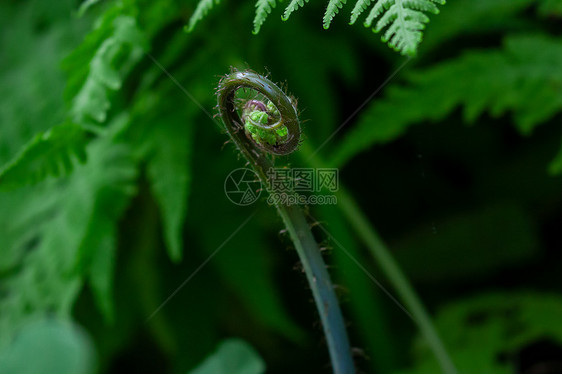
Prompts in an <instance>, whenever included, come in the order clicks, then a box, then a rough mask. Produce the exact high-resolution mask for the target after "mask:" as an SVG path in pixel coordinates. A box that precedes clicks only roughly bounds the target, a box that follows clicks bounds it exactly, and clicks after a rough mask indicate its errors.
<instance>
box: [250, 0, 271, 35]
mask: <svg viewBox="0 0 562 374" xmlns="http://www.w3.org/2000/svg"><path fill="white" fill-rule="evenodd" d="M275 1H276V0H258V1H257V2H256V17H255V18H254V30H253V31H252V32H253V33H254V35H255V34H257V33H258V32H260V28H261V25H263V23H264V22H265V19H266V18H267V16H268V15H269V13H271V8H275V4H276V2H275Z"/></svg>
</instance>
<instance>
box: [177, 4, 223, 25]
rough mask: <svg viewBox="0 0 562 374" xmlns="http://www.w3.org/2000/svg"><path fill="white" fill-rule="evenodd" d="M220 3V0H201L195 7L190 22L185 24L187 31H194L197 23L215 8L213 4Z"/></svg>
mask: <svg viewBox="0 0 562 374" xmlns="http://www.w3.org/2000/svg"><path fill="white" fill-rule="evenodd" d="M219 3H220V0H201V1H199V3H198V4H197V7H196V8H195V11H194V12H193V15H192V16H191V18H190V19H189V23H188V24H187V26H185V31H187V32H191V31H193V29H194V28H195V26H196V25H197V23H199V21H201V20H202V19H203V17H205V16H206V15H207V13H209V11H210V10H211V9H213V6H215V4H216V5H218V4H219Z"/></svg>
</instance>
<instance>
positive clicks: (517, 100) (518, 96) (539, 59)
mask: <svg viewBox="0 0 562 374" xmlns="http://www.w3.org/2000/svg"><path fill="white" fill-rule="evenodd" d="M556 66H562V41H561V40H560V39H556V38H551V37H547V36H540V35H536V36H516V37H515V36H514V37H510V38H507V39H506V41H505V43H504V47H503V48H502V49H501V50H494V51H483V52H472V53H467V54H465V55H464V56H462V57H460V58H457V59H454V60H451V61H448V62H445V63H442V64H439V65H436V66H435V67H433V68H431V69H426V70H422V71H418V72H415V73H412V74H410V77H409V82H410V84H409V85H408V86H406V87H404V86H398V85H396V86H391V87H390V88H389V89H388V94H387V97H386V99H384V100H381V101H379V102H377V103H375V104H373V105H372V106H371V107H370V108H369V109H368V110H367V111H366V112H365V113H364V114H363V116H362V117H361V118H360V120H359V123H358V125H357V126H356V127H355V128H354V129H353V130H352V131H351V132H350V133H349V135H348V136H347V137H346V138H345V139H344V140H343V143H342V144H341V146H340V147H339V148H338V151H337V153H336V154H335V155H334V157H333V158H332V162H333V163H334V164H337V165H342V164H343V163H345V162H346V161H348V160H349V159H350V158H351V157H353V156H354V155H355V154H357V153H358V152H361V151H363V150H365V149H367V148H369V147H370V146H371V145H373V144H377V143H383V142H388V141H391V140H393V139H395V138H397V137H398V136H399V135H401V134H402V133H403V132H404V131H405V130H406V129H407V128H408V126H411V125H413V124H416V123H419V122H422V121H426V120H439V119H442V118H443V117H445V116H446V115H448V114H449V113H451V112H452V111H453V110H454V109H455V108H457V107H458V106H460V105H461V106H463V107H464V117H465V120H466V121H467V122H471V121H474V120H475V119H476V118H477V117H478V116H479V115H480V114H481V113H482V112H483V111H485V110H489V111H490V112H491V114H492V115H494V116H499V115H501V114H503V113H505V112H507V111H512V112H513V117H514V120H515V125H516V126H517V128H518V129H519V131H520V132H521V133H522V134H530V133H531V131H532V130H533V128H534V127H535V126H536V125H538V124H540V123H542V122H544V121H546V120H548V119H550V118H551V117H552V116H553V115H554V114H556V113H558V112H559V111H560V110H561V108H562V91H561V90H560V87H561V86H562V70H560V69H556V68H554V67H556ZM459 77H467V79H459ZM468 77H470V78H468Z"/></svg>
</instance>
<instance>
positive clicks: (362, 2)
mask: <svg viewBox="0 0 562 374" xmlns="http://www.w3.org/2000/svg"><path fill="white" fill-rule="evenodd" d="M371 1H372V0H357V2H356V3H355V6H354V7H353V10H352V11H351V18H350V20H349V24H350V25H353V24H354V23H355V22H356V21H357V18H359V16H360V15H361V14H362V13H363V12H364V11H365V10H366V9H367V8H368V7H369V5H371Z"/></svg>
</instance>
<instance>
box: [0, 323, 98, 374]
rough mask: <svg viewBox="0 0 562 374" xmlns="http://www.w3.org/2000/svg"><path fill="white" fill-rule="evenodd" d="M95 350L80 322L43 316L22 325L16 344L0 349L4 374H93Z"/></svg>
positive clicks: (0, 361)
mask: <svg viewBox="0 0 562 374" xmlns="http://www.w3.org/2000/svg"><path fill="white" fill-rule="evenodd" d="M94 356H95V351H94V347H93V345H92V342H91V341H90V339H89V337H88V335H86V333H85V332H84V331H83V330H82V329H81V328H79V327H78V326H76V325H73V324H71V323H69V322H65V321H58V320H55V319H41V320H36V321H32V322H29V323H27V324H25V325H24V326H22V328H21V330H20V332H19V334H18V335H17V336H16V338H15V339H14V341H13V342H12V344H11V345H10V346H9V347H8V348H6V349H4V350H2V351H0V372H1V373H3V374H45V373H57V374H93V373H94V372H95V360H94Z"/></svg>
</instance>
